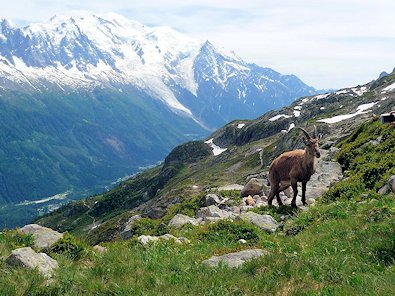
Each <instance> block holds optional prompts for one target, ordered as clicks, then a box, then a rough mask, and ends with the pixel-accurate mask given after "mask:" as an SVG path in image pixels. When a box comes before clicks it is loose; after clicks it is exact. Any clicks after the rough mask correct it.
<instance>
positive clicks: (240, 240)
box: [239, 238, 247, 245]
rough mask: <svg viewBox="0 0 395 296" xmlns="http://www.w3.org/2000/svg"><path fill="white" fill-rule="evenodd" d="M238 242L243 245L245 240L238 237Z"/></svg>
mask: <svg viewBox="0 0 395 296" xmlns="http://www.w3.org/2000/svg"><path fill="white" fill-rule="evenodd" d="M239 243H240V244H242V245H245V244H246V243H247V241H246V240H245V239H243V238H241V239H239Z"/></svg>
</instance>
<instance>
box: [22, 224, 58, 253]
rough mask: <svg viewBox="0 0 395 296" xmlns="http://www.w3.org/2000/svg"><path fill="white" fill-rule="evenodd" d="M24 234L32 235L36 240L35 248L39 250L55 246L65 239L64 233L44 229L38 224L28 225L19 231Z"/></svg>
mask: <svg viewBox="0 0 395 296" xmlns="http://www.w3.org/2000/svg"><path fill="white" fill-rule="evenodd" d="M19 231H21V232H22V233H24V234H32V235H33V238H34V246H35V247H36V248H38V249H46V248H50V247H51V246H53V245H54V244H55V243H56V242H57V241H58V240H60V239H61V238H62V237H63V233H59V232H57V231H55V230H52V229H51V228H47V227H43V226H41V225H38V224H28V225H25V226H23V227H22V228H21V229H19Z"/></svg>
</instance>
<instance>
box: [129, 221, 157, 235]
mask: <svg viewBox="0 0 395 296" xmlns="http://www.w3.org/2000/svg"><path fill="white" fill-rule="evenodd" d="M158 226H159V220H152V219H149V218H141V219H139V220H137V221H135V222H134V223H133V224H132V225H131V227H130V231H131V233H132V235H133V236H140V235H157V234H158Z"/></svg>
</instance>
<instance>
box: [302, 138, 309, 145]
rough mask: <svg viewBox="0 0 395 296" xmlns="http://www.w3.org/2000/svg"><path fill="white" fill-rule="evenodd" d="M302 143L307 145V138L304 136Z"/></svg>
mask: <svg viewBox="0 0 395 296" xmlns="http://www.w3.org/2000/svg"><path fill="white" fill-rule="evenodd" d="M303 143H304V144H305V145H306V146H307V145H309V140H307V139H306V138H305V137H303Z"/></svg>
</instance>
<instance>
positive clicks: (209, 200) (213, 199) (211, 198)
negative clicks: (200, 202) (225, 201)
mask: <svg viewBox="0 0 395 296" xmlns="http://www.w3.org/2000/svg"><path fill="white" fill-rule="evenodd" d="M220 203H221V199H220V198H219V197H218V195H216V194H214V193H209V194H207V195H206V196H205V198H204V205H205V206H206V207H208V206H211V205H215V206H217V205H219V204H220Z"/></svg>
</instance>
